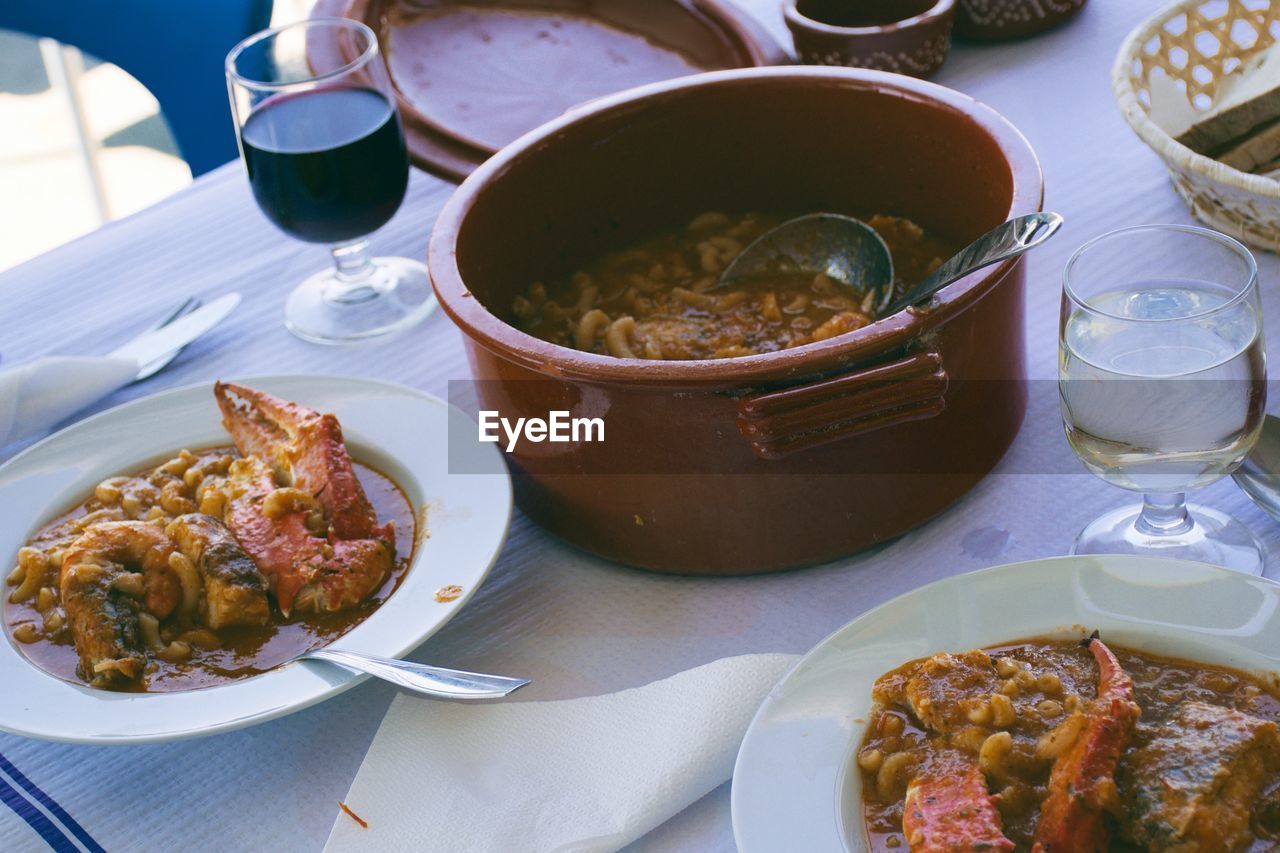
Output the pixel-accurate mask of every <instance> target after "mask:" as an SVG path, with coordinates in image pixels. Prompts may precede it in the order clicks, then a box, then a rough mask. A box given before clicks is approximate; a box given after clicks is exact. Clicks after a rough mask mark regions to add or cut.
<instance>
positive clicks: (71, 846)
mask: <svg viewBox="0 0 1280 853" xmlns="http://www.w3.org/2000/svg"><path fill="white" fill-rule="evenodd" d="M0 772H3V773H4V774H5V775H7V776H8V777H9V778H10V779H12V780H13V781H14V783H16V785H14V784H10V783H9V781H8V780H6V779H4V778H3V777H0V802H3V803H4V804H5V805H7V806H8V807H9V808H11V809H12V810H13V813H14V814H16V815H17V816H18V817H20V818H22V819H23V820H24V821H26V822H27V825H28V826H30V827H31V828H32V829H33V830H35V832H36V834H37V835H39V836H40V837H41V838H43V839H44V841H45V843H46V844H48V845H49V846H50V847H51V848H53V849H54V850H56V851H58V853H63V851H67V852H68V853H79V851H80V850H81V849H84V850H87V851H89V853H106V851H105V850H104V849H103V847H102V845H101V844H99V843H98V842H97V841H94V840H93V836H91V835H90V834H89V833H88V832H86V831H85V829H84V827H82V826H81V825H80V824H79V823H77V822H76V819H75V818H73V817H72V816H71V815H69V814H68V813H67V810H66V809H64V808H63V807H62V806H60V805H58V803H57V802H55V801H54V799H53V798H52V797H50V796H49V795H48V794H46V793H45V792H44V791H42V790H41V789H40V787H39V786H38V785H36V783H34V782H32V781H31V780H30V779H28V778H27V777H26V775H25V774H23V772H22V771H21V770H19V769H18V768H17V767H15V766H14V765H13V763H12V762H10V761H9V759H8V758H6V757H5V756H4V755H3V754H0ZM36 803H39V804H40V805H41V806H44V808H45V809H47V810H48V811H49V813H50V814H52V815H53V816H54V817H55V818H57V820H58V821H59V823H61V824H62V827H59V826H58V825H57V824H55V823H54V822H53V821H51V820H50V819H49V817H48V815H46V814H45V813H44V812H43V811H41V810H40V809H39V808H37V806H36ZM64 828H65V831H64ZM67 832H70V833H71V835H72V836H74V837H75V840H76V841H79V842H80V844H76V843H75V841H73V840H72V838H71V836H68V835H67Z"/></svg>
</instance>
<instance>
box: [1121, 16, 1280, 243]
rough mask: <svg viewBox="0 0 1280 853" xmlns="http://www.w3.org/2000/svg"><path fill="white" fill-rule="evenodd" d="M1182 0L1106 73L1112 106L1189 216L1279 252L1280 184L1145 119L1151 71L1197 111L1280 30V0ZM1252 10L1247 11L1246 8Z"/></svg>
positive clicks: (1137, 34) (1138, 35)
mask: <svg viewBox="0 0 1280 853" xmlns="http://www.w3.org/2000/svg"><path fill="white" fill-rule="evenodd" d="M1258 5H1259V3H1258V2H1257V0H1253V2H1246V0H1184V2H1180V3H1176V4H1174V5H1173V6H1171V7H1169V8H1168V9H1165V10H1164V11H1162V12H1160V13H1159V14H1157V15H1154V16H1153V17H1151V18H1150V19H1148V20H1147V21H1146V22H1145V23H1143V24H1142V25H1140V26H1139V27H1138V28H1137V29H1136V30H1134V31H1133V32H1132V33H1130V35H1129V37H1128V38H1127V39H1126V40H1125V42H1124V46H1123V47H1121V48H1120V54H1119V55H1118V56H1117V57H1116V63H1115V66H1114V67H1113V68H1112V73H1111V85H1112V89H1113V91H1114V92H1115V98H1116V102H1117V103H1118V104H1119V105H1120V110H1121V112H1123V113H1124V117H1125V119H1126V120H1127V121H1128V122H1129V125H1130V126H1131V127H1132V128H1133V130H1134V132H1135V133H1137V134H1138V136H1139V137H1141V138H1142V141H1143V142H1145V143H1147V145H1149V146H1150V147H1151V149H1152V150H1153V151H1155V152H1156V153H1157V154H1159V155H1160V158H1161V159H1162V160H1164V163H1165V166H1166V168H1168V170H1169V177H1170V178H1171V179H1172V180H1173V185H1174V188H1175V189H1177V191H1178V195H1180V196H1182V199H1183V200H1184V201H1185V202H1186V203H1187V206H1188V207H1189V208H1190V209H1191V213H1192V215H1194V216H1195V217H1196V218H1197V219H1199V220H1200V221H1202V222H1204V223H1205V224H1207V225H1209V226H1211V227H1213V228H1216V229H1217V230H1219V231H1221V232H1223V233H1225V234H1229V235H1231V236H1232V237H1236V238H1238V239H1239V240H1242V241H1243V242H1245V243H1248V244H1249V245H1251V246H1254V247H1256V248H1259V249H1265V250H1267V251H1272V252H1274V251H1280V181H1275V180H1272V179H1271V178H1264V177H1261V176H1258V175H1251V174H1248V173H1246V172H1241V171H1238V170H1236V169H1233V168H1231V167H1230V166H1227V165H1225V164H1223V163H1219V162H1218V161H1217V160H1213V159H1211V158H1209V157H1205V156H1204V155H1201V154H1197V153H1195V152H1194V151H1192V150H1191V149H1189V148H1187V147H1186V146H1184V145H1182V144H1180V143H1178V142H1175V141H1174V139H1173V138H1172V137H1171V136H1170V135H1169V134H1168V133H1166V132H1165V131H1164V130H1163V129H1162V128H1160V127H1159V126H1157V125H1156V124H1155V123H1154V122H1152V121H1151V119H1150V118H1149V117H1148V115H1147V113H1148V110H1149V108H1150V103H1151V102H1150V91H1149V89H1148V81H1149V80H1150V79H1151V76H1150V75H1152V74H1165V75H1168V76H1169V77H1170V78H1171V79H1172V80H1174V81H1175V83H1176V84H1177V85H1178V86H1179V88H1182V87H1183V86H1185V91H1186V93H1187V96H1188V99H1189V100H1190V101H1191V102H1192V105H1193V106H1194V107H1195V108H1196V109H1197V110H1200V111H1208V110H1210V109H1212V107H1213V103H1214V98H1215V96H1216V94H1217V91H1218V86H1219V84H1220V83H1221V81H1222V79H1223V78H1224V77H1225V76H1226V75H1228V74H1230V73H1231V72H1232V71H1233V70H1235V69H1236V68H1238V67H1239V66H1240V64H1241V62H1243V61H1244V60H1246V59H1248V58H1249V57H1250V56H1252V55H1254V54H1255V53H1258V52H1260V51H1262V50H1265V49H1266V48H1268V47H1269V46H1271V44H1272V43H1274V42H1275V40H1276V33H1277V31H1280V0H1272V2H1270V3H1268V4H1266V5H1265V6H1263V8H1261V9H1259V8H1256V7H1257V6H1258ZM1251 7H1253V8H1251Z"/></svg>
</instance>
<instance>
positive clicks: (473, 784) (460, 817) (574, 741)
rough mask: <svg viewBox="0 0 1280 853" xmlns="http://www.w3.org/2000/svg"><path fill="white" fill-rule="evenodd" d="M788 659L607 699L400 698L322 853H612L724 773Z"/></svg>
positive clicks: (708, 671)
mask: <svg viewBox="0 0 1280 853" xmlns="http://www.w3.org/2000/svg"><path fill="white" fill-rule="evenodd" d="M797 660H798V658H797V657H796V656H794V655H780V654H778V655H745V656H742V657H733V658H724V659H722V660H718V661H715V662H713V663H709V664H706V665H704V666H700V667H697V668H696V669H691V670H688V671H686V672H682V673H680V674H678V675H673V676H671V677H670V678H665V679H663V680H661V681H655V682H653V683H652V684H647V685H645V686H643V687H636V688H633V689H631V690H624V691H622V692H620V693H612V694H608V695H605V696H591V697H587V698H584V699H566V700H561V701H554V702H517V701H506V702H500V703H494V704H486V705H467V704H463V703H451V702H435V701H431V700H428V699H420V698H414V697H410V696H406V695H400V696H397V697H396V699H395V701H394V702H393V703H392V705H391V709H390V710H389V711H388V712H387V716H386V718H385V719H384V720H383V721H382V726H381V727H380V728H379V729H378V733H377V735H376V736H375V737H374V740H373V745H372V746H371V747H370V749H369V753H368V755H366V756H365V760H364V763H363V764H362V765H361V767H360V771H359V773H358V774H357V775H356V779H355V782H354V783H353V784H352V786H351V792H350V793H349V794H348V795H347V799H346V801H345V802H346V805H347V806H348V807H349V808H350V809H351V811H352V812H353V813H354V814H355V815H356V816H358V817H359V818H360V819H361V820H363V821H364V822H366V823H367V824H368V826H367V828H366V827H362V826H361V825H360V824H359V823H358V822H357V821H356V820H355V818H353V817H352V816H349V815H348V814H346V813H344V812H339V814H338V816H337V820H336V821H335V823H334V826H333V831H332V832H331V833H330V835H329V843H328V846H327V847H326V850H329V851H348V850H370V851H373V850H377V851H387V850H415V851H451V853H452V852H454V851H456V853H463V851H473V850H474V851H493V850H528V851H574V853H585V851H604V850H616V849H618V848H619V847H622V846H624V845H626V844H629V843H630V842H632V841H634V840H635V839H637V838H639V837H640V836H642V835H644V834H645V833H647V832H648V831H649V830H651V829H653V828H654V827H656V826H658V825H659V824H661V823H663V822H665V821H666V820H667V819H669V818H671V817H672V816H674V815H675V814H677V813H678V812H680V811H682V810H683V809H685V808H686V807H687V806H689V805H690V804H692V803H693V802H695V801H696V800H698V799H700V798H701V797H703V796H704V795H706V794H708V793H709V792H711V791H712V790H714V789H715V788H716V787H718V786H719V785H720V784H721V783H723V782H725V781H726V780H728V779H729V777H730V776H731V775H732V773H733V763H734V759H735V757H736V756H737V753H738V745H739V744H740V743H741V741H742V736H743V734H745V733H746V730H747V725H748V724H749V723H750V722H751V718H752V717H753V716H754V715H755V712H756V708H757V707H759V705H760V703H761V702H762V701H763V700H764V698H765V696H766V695H767V694H768V693H769V690H770V688H771V687H773V685H774V684H775V683H776V682H777V681H778V679H780V678H781V677H782V676H783V674H784V673H786V671H787V670H788V669H790V668H791V667H792V666H793V665H794V664H795V662H796V661H797Z"/></svg>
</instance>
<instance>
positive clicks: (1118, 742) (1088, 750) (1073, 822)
mask: <svg viewBox="0 0 1280 853" xmlns="http://www.w3.org/2000/svg"><path fill="white" fill-rule="evenodd" d="M1089 651H1091V652H1092V653H1093V657H1094V659H1095V660H1097V662H1098V671H1099V677H1098V698H1097V699H1095V700H1094V702H1093V703H1092V705H1091V707H1090V709H1089V711H1088V712H1087V721H1086V722H1085V725H1084V729H1083V731H1081V732H1080V734H1079V736H1077V738H1076V740H1075V742H1074V743H1073V744H1072V745H1071V746H1070V747H1069V748H1068V749H1067V751H1066V752H1064V753H1062V755H1060V756H1059V757H1058V759H1057V761H1056V762H1054V765H1053V770H1052V772H1051V773H1050V775H1049V796H1048V797H1047V798H1045V801H1044V803H1043V804H1041V806H1040V821H1039V823H1038V824H1037V826H1036V837H1035V845H1034V846H1033V847H1032V851H1033V853H1092V851H1101V850H1106V849H1107V844H1108V841H1109V838H1110V830H1109V828H1108V827H1107V823H1106V820H1105V815H1106V813H1107V812H1113V813H1114V812H1115V811H1116V810H1117V809H1118V807H1119V793H1118V792H1117V790H1116V782H1115V773H1116V765H1117V764H1119V762H1120V754H1121V753H1122V752H1124V750H1125V747H1127V746H1128V744H1129V740H1130V738H1131V737H1132V736H1133V730H1134V726H1135V725H1136V723H1137V721H1138V715H1139V714H1140V713H1141V709H1140V708H1139V707H1138V705H1137V703H1136V702H1135V701H1134V693H1133V681H1132V680H1131V679H1130V678H1129V676H1128V674H1127V673H1126V672H1125V671H1124V670H1123V669H1121V667H1120V662H1119V661H1118V660H1116V657H1115V655H1114V654H1112V653H1111V650H1110V649H1108V648H1107V647H1106V645H1104V644H1103V642H1102V641H1101V640H1099V639H1098V638H1097V636H1096V635H1095V636H1094V637H1092V638H1091V639H1090V640H1089Z"/></svg>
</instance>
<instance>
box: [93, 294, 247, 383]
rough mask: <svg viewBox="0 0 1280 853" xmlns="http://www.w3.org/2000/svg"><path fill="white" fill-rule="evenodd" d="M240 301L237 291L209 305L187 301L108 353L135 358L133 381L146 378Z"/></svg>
mask: <svg viewBox="0 0 1280 853" xmlns="http://www.w3.org/2000/svg"><path fill="white" fill-rule="evenodd" d="M189 301H190V300H188V302H189ZM239 304H240V294H238V293H228V294H225V295H223V296H220V297H218V298H217V299H215V300H213V301H212V302H210V303H209V304H208V305H204V306H201V307H196V308H192V307H190V306H188V305H187V304H186V303H184V305H182V306H179V310H177V311H174V312H173V314H171V315H170V318H169V319H168V320H167V322H164V323H162V324H160V325H159V326H158V327H157V328H153V329H151V330H149V331H146V332H143V333H142V334H141V335H139V336H138V337H136V338H134V339H133V340H131V341H129V342H128V343H126V344H124V345H123V346H121V347H117V348H116V349H114V350H112V351H111V352H110V353H108V355H109V356H110V357H112V358H123V359H131V360H133V361H135V362H136V363H137V364H138V374H137V376H136V377H134V381H135V382H136V381H138V380H140V379H146V378H147V377H148V376H151V375H153V374H154V373H155V372H156V371H157V370H160V369H161V368H163V367H164V366H165V365H166V364H168V363H169V362H170V361H172V360H173V358H174V357H175V356H177V354H178V352H179V351H181V350H182V348H183V347H185V346H186V345H187V344H189V343H191V342H192V341H194V340H195V339H196V338H198V337H200V336H201V335H203V334H204V333H205V332H207V331H209V330H210V329H212V328H213V327H214V326H216V325H218V323H220V322H222V320H223V319H224V318H225V317H226V316H227V315H228V314H230V313H231V312H232V311H233V310H234V309H235V307H236V306H237V305H239ZM184 309H185V310H184Z"/></svg>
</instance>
